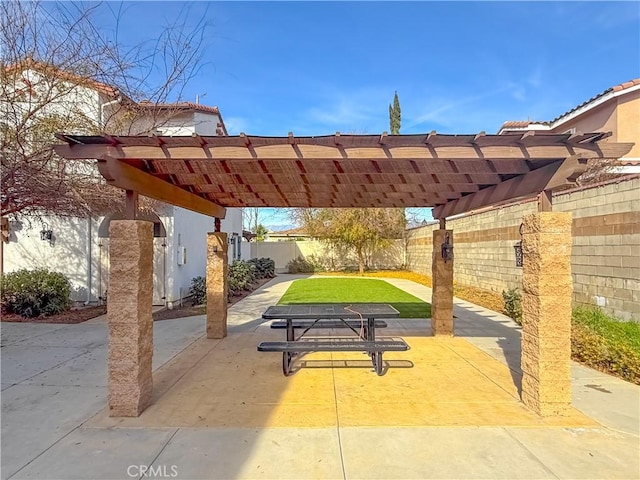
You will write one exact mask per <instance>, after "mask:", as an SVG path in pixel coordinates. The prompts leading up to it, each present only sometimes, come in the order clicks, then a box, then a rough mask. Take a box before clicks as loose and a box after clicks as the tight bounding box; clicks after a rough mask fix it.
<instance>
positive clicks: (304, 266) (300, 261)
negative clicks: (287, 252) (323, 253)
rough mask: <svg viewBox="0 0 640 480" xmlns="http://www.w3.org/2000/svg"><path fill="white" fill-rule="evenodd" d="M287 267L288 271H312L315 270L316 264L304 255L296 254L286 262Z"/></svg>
mask: <svg viewBox="0 0 640 480" xmlns="http://www.w3.org/2000/svg"><path fill="white" fill-rule="evenodd" d="M287 269H288V270H289V273H313V272H315V271H316V266H315V265H314V264H313V263H312V262H310V261H309V260H307V259H305V258H304V257H301V256H298V258H296V259H294V260H291V261H289V263H287Z"/></svg>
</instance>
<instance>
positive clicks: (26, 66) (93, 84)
mask: <svg viewBox="0 0 640 480" xmlns="http://www.w3.org/2000/svg"><path fill="white" fill-rule="evenodd" d="M24 70H35V71H39V72H44V73H54V74H55V75H57V76H59V78H60V79H62V80H68V81H69V82H73V83H75V84H78V85H85V86H87V87H90V88H93V89H94V90H96V91H98V92H100V93H103V94H105V95H108V96H110V97H113V98H116V97H118V96H119V95H121V92H120V91H119V90H118V89H117V88H116V87H113V86H111V85H107V84H106V83H103V82H99V81H97V80H94V79H92V78H89V77H84V76H81V75H77V74H75V73H71V72H68V71H66V70H62V69H60V68H58V67H56V66H54V65H49V64H46V63H44V62H40V61H38V60H34V59H33V58H27V59H25V60H24V61H22V62H20V63H16V64H13V65H9V66H7V67H5V72H6V73H10V72H13V71H24Z"/></svg>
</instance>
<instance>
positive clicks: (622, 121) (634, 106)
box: [617, 91, 640, 158]
mask: <svg viewBox="0 0 640 480" xmlns="http://www.w3.org/2000/svg"><path fill="white" fill-rule="evenodd" d="M617 124H618V125H617V141H618V142H634V143H635V145H634V146H633V148H632V149H631V151H630V152H629V153H628V154H626V155H625V156H624V157H623V158H640V91H636V92H632V93H630V94H628V95H625V96H624V97H620V98H619V99H618V118H617Z"/></svg>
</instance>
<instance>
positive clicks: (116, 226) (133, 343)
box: [107, 220, 153, 417]
mask: <svg viewBox="0 0 640 480" xmlns="http://www.w3.org/2000/svg"><path fill="white" fill-rule="evenodd" d="M109 237H110V238H109V263H110V265H109V300H108V302H107V319H108V322H109V360H108V372H109V382H108V383H109V394H108V397H109V415H110V416H112V417H137V416H138V415H140V413H142V411H143V410H144V409H145V408H147V407H148V406H149V405H150V404H151V398H152V393H153V380H152V370H151V360H152V357H153V320H152V318H151V304H152V298H153V223H151V222H145V221H138V220H113V221H112V222H111V224H110V226H109Z"/></svg>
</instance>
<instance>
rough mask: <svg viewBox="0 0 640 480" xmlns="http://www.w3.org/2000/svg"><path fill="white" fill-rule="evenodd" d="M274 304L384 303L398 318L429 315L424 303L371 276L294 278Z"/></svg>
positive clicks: (428, 307)
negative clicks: (396, 311) (394, 311)
mask: <svg viewBox="0 0 640 480" xmlns="http://www.w3.org/2000/svg"><path fill="white" fill-rule="evenodd" d="M278 303H279V305H291V304H297V303H388V304H389V305H392V306H393V307H394V308H395V309H396V310H398V312H400V317H401V318H428V317H430V316H431V305H429V304H428V303H426V302H424V301H423V300H420V299H419V298H417V297H414V296H413V295H411V294H409V293H407V292H405V291H404V290H400V289H399V288H397V287H394V286H393V285H391V284H390V283H387V282H385V281H384V280H377V279H371V278H308V279H304V280H295V281H294V282H293V283H292V284H291V286H290V287H289V289H288V290H287V291H286V292H285V294H284V295H283V296H282V298H281V299H280V302H278Z"/></svg>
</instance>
